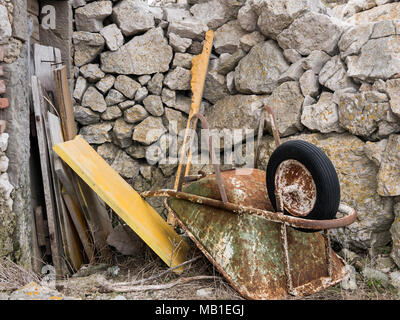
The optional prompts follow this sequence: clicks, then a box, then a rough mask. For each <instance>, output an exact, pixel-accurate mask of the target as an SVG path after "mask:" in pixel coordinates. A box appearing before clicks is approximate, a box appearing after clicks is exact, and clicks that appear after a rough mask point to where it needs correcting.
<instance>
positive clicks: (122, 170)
mask: <svg viewBox="0 0 400 320" xmlns="http://www.w3.org/2000/svg"><path fill="white" fill-rule="evenodd" d="M111 167H112V168H113V169H114V170H115V171H117V172H118V173H119V174H120V175H121V176H122V177H123V178H126V179H134V178H136V177H137V176H138V175H139V168H140V164H139V162H138V161H137V160H134V159H132V158H131V157H130V156H129V155H128V154H127V153H126V152H125V151H123V150H119V151H118V154H117V155H116V157H115V160H114V161H113V163H112V164H111Z"/></svg>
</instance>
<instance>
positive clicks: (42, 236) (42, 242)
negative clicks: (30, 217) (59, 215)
mask: <svg viewBox="0 0 400 320" xmlns="http://www.w3.org/2000/svg"><path fill="white" fill-rule="evenodd" d="M35 222H36V223H35V224H36V235H37V240H38V244H39V246H40V247H45V246H46V235H47V234H48V231H47V232H46V230H45V228H47V226H45V224H44V219H43V209H42V207H40V206H38V207H37V208H36V209H35Z"/></svg>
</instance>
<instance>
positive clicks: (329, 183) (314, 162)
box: [267, 140, 340, 231]
mask: <svg viewBox="0 0 400 320" xmlns="http://www.w3.org/2000/svg"><path fill="white" fill-rule="evenodd" d="M289 159H294V160H297V161H299V162H300V163H301V164H303V165H304V166H305V167H306V168H307V169H308V170H309V171H310V173H311V175H312V177H313V180H314V183H315V186H316V189H317V199H316V202H315V205H314V208H313V209H312V211H311V212H310V213H309V214H308V215H307V216H305V217H303V218H304V219H313V220H330V219H334V218H335V217H336V213H337V211H338V209H339V203H340V184H339V179H338V176H337V173H336V170H335V167H334V166H333V164H332V162H331V161H330V160H329V158H328V157H327V156H326V154H325V153H324V152H323V151H322V150H321V149H319V148H317V147H316V146H315V145H313V144H311V143H309V142H306V141H302V140H292V141H287V142H285V143H282V144H281V145H280V146H279V147H278V148H276V149H275V151H274V152H273V154H272V155H271V158H270V159H269V162H268V166H267V191H268V196H269V199H270V201H271V204H272V206H273V207H274V209H275V210H277V206H276V199H275V174H276V170H277V168H278V166H279V164H281V163H282V162H283V161H285V160H289ZM284 211H285V212H284V213H285V214H287V215H291V214H290V213H289V212H287V211H286V210H284ZM302 231H303V230H302ZM309 231H310V230H309ZM314 231H316V230H314Z"/></svg>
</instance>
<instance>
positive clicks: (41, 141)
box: [31, 76, 66, 277]
mask: <svg viewBox="0 0 400 320" xmlns="http://www.w3.org/2000/svg"><path fill="white" fill-rule="evenodd" d="M31 83H32V98H33V107H34V114H35V123H36V133H37V140H38V146H39V157H40V166H41V170H42V181H43V192H44V198H45V207H46V215H47V222H48V228H49V239H50V247H51V254H52V260H53V264H54V268H55V271H56V275H57V276H60V277H61V276H63V275H64V273H65V271H66V268H65V265H64V263H63V260H62V246H61V237H60V234H59V230H58V228H57V223H58V222H57V217H56V210H57V209H56V205H55V201H54V195H53V192H52V182H51V173H50V163H49V158H48V150H47V141H46V134H45V127H44V121H43V117H42V113H41V110H42V107H41V106H42V105H44V99H43V95H42V89H41V85H40V81H39V79H38V78H37V77H36V76H32V82H31Z"/></svg>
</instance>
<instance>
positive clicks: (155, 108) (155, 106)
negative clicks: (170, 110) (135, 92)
mask: <svg viewBox="0 0 400 320" xmlns="http://www.w3.org/2000/svg"><path fill="white" fill-rule="evenodd" d="M143 104H144V107H145V108H146V110H147V111H148V112H149V113H150V114H151V115H153V116H155V117H160V116H162V115H163V114H164V107H163V103H162V101H161V97H160V96H156V95H149V96H148V97H146V98H145V99H144V100H143Z"/></svg>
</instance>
